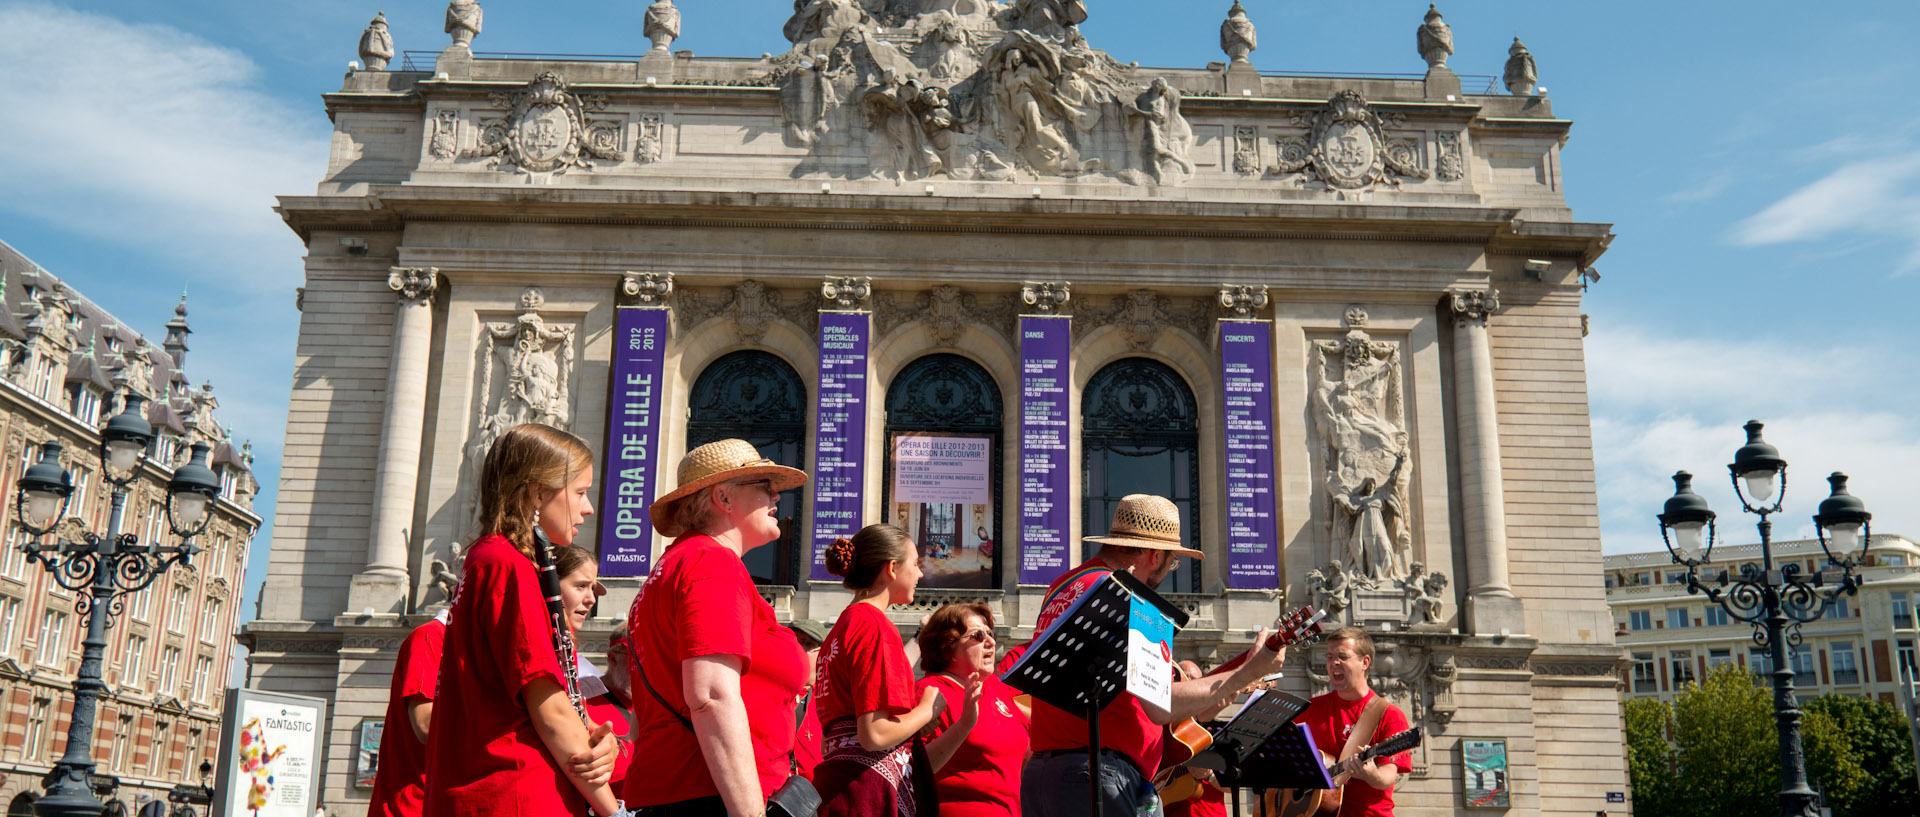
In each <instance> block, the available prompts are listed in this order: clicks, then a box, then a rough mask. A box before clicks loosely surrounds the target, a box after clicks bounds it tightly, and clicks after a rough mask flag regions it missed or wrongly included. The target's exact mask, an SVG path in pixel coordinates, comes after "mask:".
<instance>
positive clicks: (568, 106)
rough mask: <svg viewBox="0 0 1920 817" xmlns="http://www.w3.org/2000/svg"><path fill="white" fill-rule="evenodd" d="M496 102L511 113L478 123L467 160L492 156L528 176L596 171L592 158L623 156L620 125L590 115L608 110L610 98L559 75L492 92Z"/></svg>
mask: <svg viewBox="0 0 1920 817" xmlns="http://www.w3.org/2000/svg"><path fill="white" fill-rule="evenodd" d="M492 100H493V104H494V105H495V106H497V107H500V108H504V109H506V111H507V113H506V115H505V116H504V117H501V118H499V119H488V120H482V121H481V122H480V144H479V146H478V147H476V148H474V149H472V150H469V151H467V152H466V153H464V154H462V155H463V157H464V158H469V159H473V158H482V157H490V158H491V159H492V161H490V162H489V163H488V165H489V166H490V167H497V168H499V169H501V170H518V171H519V172H521V173H527V174H533V173H565V172H566V171H567V170H569V169H571V168H576V167H578V168H584V169H592V168H593V163H592V162H590V161H588V160H589V159H606V160H610V161H619V160H621V159H623V158H625V157H624V156H623V155H622V154H621V152H620V148H621V143H622V142H623V141H624V139H623V135H622V124H621V123H620V122H616V121H609V120H595V119H590V118H588V116H587V114H589V113H591V112H593V111H598V110H601V109H603V108H605V107H606V105H607V101H606V97H604V96H599V95H591V94H590V95H585V96H582V95H580V94H576V93H573V92H572V91H570V90H568V89H567V82H566V80H564V79H562V78H561V77H560V75H559V74H555V73H553V72H551V71H548V72H546V73H543V74H541V75H540V76H538V77H535V78H534V80H533V81H532V82H529V83H527V85H526V87H524V88H521V89H519V90H517V91H514V92H512V93H510V94H493V95H492Z"/></svg>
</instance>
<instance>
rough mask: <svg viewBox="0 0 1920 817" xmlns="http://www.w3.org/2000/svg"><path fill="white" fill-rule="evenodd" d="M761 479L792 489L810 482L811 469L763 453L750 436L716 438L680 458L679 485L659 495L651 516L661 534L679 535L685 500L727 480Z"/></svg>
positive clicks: (773, 484)
mask: <svg viewBox="0 0 1920 817" xmlns="http://www.w3.org/2000/svg"><path fill="white" fill-rule="evenodd" d="M760 480H766V481H767V482H768V483H769V484H771V485H772V486H773V490H774V491H775V492H779V491H791V490H793V489H795V488H798V487H800V486H802V485H805V484H807V472H805V471H802V470H800V469H798V468H788V467H787V466H784V465H780V464H778V463H775V462H774V461H773V460H770V459H767V458H766V457H762V456H760V451H759V449H756V448H754V447H753V443H750V442H747V441H746V440H715V441H714V442H710V443H707V444H706V445H703V446H700V447H699V448H695V449H693V450H692V451H689V452H687V456H686V458H685V459H682V460H680V473H679V483H680V484H679V486H678V487H676V488H674V489H673V490H672V491H669V492H668V493H667V494H666V495H664V496H661V497H660V498H659V499H655V500H654V501H653V505H651V506H649V507H648V508H647V516H648V517H650V518H651V519H653V529H654V530H657V531H659V532H660V535H661V536H665V537H667V538H669V539H672V538H676V537H678V536H679V535H680V534H683V533H686V531H685V530H684V529H682V528H681V527H680V526H679V523H678V522H677V521H676V520H675V517H676V516H678V515H679V508H680V502H681V500H684V499H686V498H688V497H690V496H693V495H694V494H696V493H698V492H699V491H700V489H702V488H708V487H712V486H714V485H719V484H720V483H723V482H758V481H760Z"/></svg>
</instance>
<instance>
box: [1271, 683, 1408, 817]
mask: <svg viewBox="0 0 1920 817" xmlns="http://www.w3.org/2000/svg"><path fill="white" fill-rule="evenodd" d="M1373 697H1374V695H1373V690H1367V694H1366V695H1365V696H1364V697H1362V698H1361V699H1360V700H1357V701H1347V700H1342V699H1341V698H1340V694H1339V693H1337V692H1329V693H1327V694H1325V695H1316V696H1314V698H1313V700H1312V701H1311V702H1309V703H1308V705H1307V709H1306V711H1304V712H1301V713H1300V716H1299V717H1298V718H1295V720H1296V721H1297V722H1299V723H1304V724H1306V725H1307V728H1308V729H1310V730H1312V731H1313V742H1314V745H1316V746H1318V747H1320V751H1322V752H1326V753H1327V755H1328V756H1329V757H1335V758H1337V757H1339V756H1340V749H1341V748H1342V747H1344V746H1346V745H1347V736H1348V735H1350V734H1352V732H1353V725H1354V724H1356V723H1358V722H1359V721H1360V714H1361V713H1362V712H1364V711H1366V708H1367V704H1368V703H1369V702H1371V701H1372V700H1373ZM1409 728H1411V727H1410V726H1409V725H1408V723H1407V715H1406V713H1404V712H1401V711H1400V707H1397V706H1394V705H1393V704H1387V709H1386V711H1385V712H1383V713H1381V715H1380V725H1379V726H1377V727H1374V730H1373V737H1372V738H1370V739H1368V740H1366V741H1365V742H1363V743H1362V745H1364V746H1371V745H1373V744H1376V743H1379V742H1380V741H1383V740H1386V739H1387V738H1390V737H1393V736H1394V735H1398V734H1400V733H1401V732H1405V731H1407V730H1408V729H1409ZM1374 763H1375V764H1376V765H1385V764H1388V763H1391V764H1393V765H1395V766H1398V767H1400V773H1401V774H1407V773H1409V772H1412V771H1413V756H1412V755H1410V754H1408V753H1407V752H1401V753H1400V754H1397V755H1394V756H1392V757H1386V758H1379V759H1377V760H1375V761H1374ZM1339 817H1393V791H1392V790H1391V789H1388V790H1385V791H1383V790H1380V789H1376V788H1374V787H1373V786H1372V785H1369V784H1368V783H1367V782H1366V781H1364V780H1350V781H1349V782H1348V783H1347V789H1346V795H1345V797H1344V798H1343V799H1342V800H1341V801H1340V814H1339Z"/></svg>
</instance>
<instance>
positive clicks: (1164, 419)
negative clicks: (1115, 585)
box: [1080, 357, 1207, 593]
mask: <svg viewBox="0 0 1920 817" xmlns="http://www.w3.org/2000/svg"><path fill="white" fill-rule="evenodd" d="M1080 414H1081V432H1080V451H1081V482H1080V486H1081V491H1082V493H1083V495H1084V496H1085V497H1086V500H1085V505H1084V506H1083V508H1082V515H1081V522H1080V527H1081V530H1082V535H1083V536H1099V535H1100V534H1103V533H1106V532H1107V526H1108V525H1109V524H1111V523H1112V521H1113V508H1114V506H1115V505H1117V504H1119V502H1120V498H1121V497H1124V496H1126V495H1128V494H1153V495H1155V496H1163V497H1166V498H1168V499H1171V500H1173V504H1175V505H1177V506H1179V508H1180V535H1181V536H1182V537H1183V538H1184V539H1185V540H1186V546H1187V547H1190V548H1196V549H1199V550H1203V551H1204V550H1207V548H1205V547H1203V546H1202V543H1201V539H1200V536H1199V521H1198V520H1199V517H1198V515H1197V511H1198V502H1199V496H1200V423H1199V414H1200V411H1199V404H1198V402H1197V401H1195V400H1194V398H1193V389H1192V388H1190V387H1188V386H1187V381H1186V380H1185V379H1184V378H1182V377H1181V376H1180V373H1179V372H1176V371H1174V370H1173V369H1172V368H1171V367H1169V366H1167V365H1166V364H1164V363H1160V362H1159V361H1155V360H1149V359H1147V358H1143V357H1130V358H1125V359H1123V360H1117V361H1114V362H1113V363H1110V364H1108V365H1107V366H1106V367H1105V368H1103V369H1101V370H1100V371H1099V372H1096V373H1095V374H1094V376H1093V379H1092V380H1089V381H1087V388H1086V390H1085V391H1084V392H1082V393H1081V395H1080ZM1089 555H1092V554H1089ZM1179 564H1180V567H1179V568H1178V569H1176V570H1175V571H1174V572H1173V574H1172V575H1170V576H1168V577H1167V581H1166V582H1165V583H1163V584H1162V585H1161V587H1160V589H1161V590H1163V591H1167V592H1174V593H1198V592H1200V571H1199V570H1198V569H1197V566H1196V565H1194V564H1193V560H1191V559H1181V560H1179Z"/></svg>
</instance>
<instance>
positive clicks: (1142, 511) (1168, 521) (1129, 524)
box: [1087, 494, 1207, 559]
mask: <svg viewBox="0 0 1920 817" xmlns="http://www.w3.org/2000/svg"><path fill="white" fill-rule="evenodd" d="M1087 541H1089V542H1093V543H1095V544H1100V545H1125V546H1127V547H1136V548H1145V549H1147V550H1171V551H1173V552H1175V553H1178V554H1180V555H1182V556H1192V557H1193V558H1195V559H1204V558H1206V557H1207V554H1205V553H1201V552H1200V551H1197V550H1194V549H1193V548H1190V547H1184V546H1182V545H1181V544H1180V509H1179V508H1178V507H1175V506H1174V504H1173V501H1172V500H1169V499H1166V498H1164V497H1157V496H1153V495H1152V494H1128V495H1126V496H1123V497H1121V498H1120V504H1119V505H1117V506H1115V507H1114V509H1113V524H1112V525H1110V526H1108V528H1107V535H1105V536H1089V537H1087Z"/></svg>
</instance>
